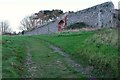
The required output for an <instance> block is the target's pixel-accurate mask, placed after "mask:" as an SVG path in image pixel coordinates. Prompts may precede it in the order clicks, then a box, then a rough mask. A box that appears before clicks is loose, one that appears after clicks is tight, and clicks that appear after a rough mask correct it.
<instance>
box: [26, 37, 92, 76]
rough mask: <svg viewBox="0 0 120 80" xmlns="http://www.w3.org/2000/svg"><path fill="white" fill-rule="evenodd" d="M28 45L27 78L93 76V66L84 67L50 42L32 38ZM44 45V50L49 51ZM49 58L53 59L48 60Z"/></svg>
mask: <svg viewBox="0 0 120 80" xmlns="http://www.w3.org/2000/svg"><path fill="white" fill-rule="evenodd" d="M31 41H32V42H31ZM33 42H35V43H33ZM26 45H27V46H26V47H27V55H26V59H25V60H26V61H25V67H26V69H27V72H26V75H24V77H26V78H32V77H33V78H41V77H43V78H44V77H77V78H78V77H83V76H86V77H91V70H92V67H86V68H83V67H82V66H81V65H80V64H78V63H76V62H75V61H74V60H72V59H71V58H70V57H69V55H68V54H67V53H65V52H64V51H62V50H61V49H60V48H58V47H56V46H54V45H52V44H50V43H48V42H45V41H41V40H38V39H32V38H31V39H29V41H28V42H27V44H26ZM35 47H37V50H36V49H35ZM43 47H44V50H46V51H47V50H48V51H47V52H46V51H44V50H43ZM32 48H34V49H32ZM41 48H42V49H41ZM41 58H42V59H43V60H42V59H41ZM49 58H51V59H50V60H48V61H46V60H47V59H49Z"/></svg>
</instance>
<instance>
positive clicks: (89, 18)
mask: <svg viewBox="0 0 120 80" xmlns="http://www.w3.org/2000/svg"><path fill="white" fill-rule="evenodd" d="M114 13H115V9H114V5H113V3H112V2H106V3H103V4H99V5H96V6H93V7H90V8H87V9H84V10H81V11H78V12H72V13H69V14H68V15H67V26H69V25H71V24H74V23H76V22H84V23H86V24H88V25H90V26H93V27H98V28H101V27H113V26H114V25H113V24H114V21H113V14H114ZM57 30H58V29H57V20H56V21H54V22H50V23H48V24H47V25H44V26H39V27H38V28H35V29H33V30H31V31H26V32H25V33H24V34H25V35H38V34H49V33H54V32H57Z"/></svg>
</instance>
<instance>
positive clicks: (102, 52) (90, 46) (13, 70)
mask: <svg viewBox="0 0 120 80" xmlns="http://www.w3.org/2000/svg"><path fill="white" fill-rule="evenodd" d="M49 44H52V45H55V46H57V47H59V48H61V49H62V51H64V52H66V53H67V54H68V55H69V56H70V58H71V59H72V60H74V61H75V62H77V63H79V64H80V65H81V66H83V67H86V66H92V67H93V70H92V73H91V75H92V76H94V77H117V76H118V72H117V71H118V57H119V56H118V31H117V29H110V28H109V29H108V28H107V29H100V30H95V31H80V32H63V33H55V34H50V35H37V36H3V38H2V45H3V46H2V62H3V65H2V67H3V68H2V74H3V77H4V78H6V77H24V75H27V76H28V77H37V78H51V77H52V78H56V77H76V78H78V77H86V75H84V74H82V72H77V71H75V69H74V68H73V67H71V66H70V65H69V64H68V63H67V61H66V59H65V57H64V56H62V55H60V54H58V52H55V51H54V50H52V49H51V48H50V47H49ZM27 53H29V54H30V56H31V60H32V64H31V66H34V68H35V69H33V71H28V69H27V68H29V67H25V66H24V65H25V60H26V56H27ZM31 73H34V74H32V75H31Z"/></svg>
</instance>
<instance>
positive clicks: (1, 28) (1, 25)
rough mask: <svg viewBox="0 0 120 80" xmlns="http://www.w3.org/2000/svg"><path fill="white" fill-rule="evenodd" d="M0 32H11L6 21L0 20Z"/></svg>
mask: <svg viewBox="0 0 120 80" xmlns="http://www.w3.org/2000/svg"><path fill="white" fill-rule="evenodd" d="M0 32H1V33H2V34H5V33H10V32H11V28H10V27H9V23H8V21H0Z"/></svg>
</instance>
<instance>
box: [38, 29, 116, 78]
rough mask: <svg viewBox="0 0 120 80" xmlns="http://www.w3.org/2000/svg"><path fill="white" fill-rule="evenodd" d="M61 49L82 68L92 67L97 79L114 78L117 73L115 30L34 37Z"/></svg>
mask: <svg viewBox="0 0 120 80" xmlns="http://www.w3.org/2000/svg"><path fill="white" fill-rule="evenodd" d="M36 37H37V38H39V39H43V40H46V41H49V42H50V43H52V44H54V45H56V46H58V47H60V48H62V49H63V50H64V51H65V52H67V53H69V54H70V55H71V58H73V59H74V60H76V61H77V62H79V63H80V64H83V65H84V66H88V65H90V66H93V67H94V70H93V74H94V75H96V76H97V77H116V76H117V73H118V72H117V71H118V32H117V29H110V28H109V29H101V30H96V31H82V32H74V33H71V32H67V33H60V34H53V35H49V36H46V35H43V36H36Z"/></svg>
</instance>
